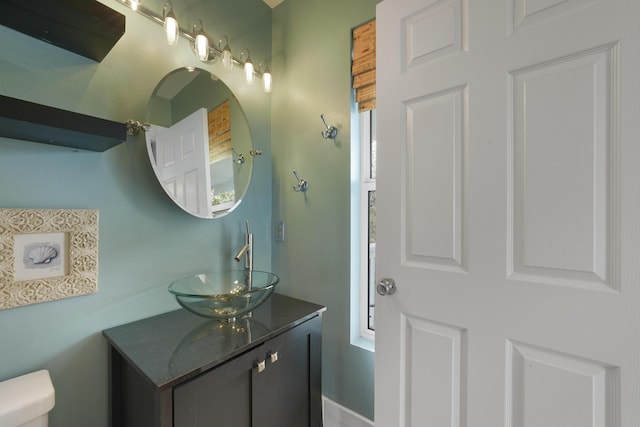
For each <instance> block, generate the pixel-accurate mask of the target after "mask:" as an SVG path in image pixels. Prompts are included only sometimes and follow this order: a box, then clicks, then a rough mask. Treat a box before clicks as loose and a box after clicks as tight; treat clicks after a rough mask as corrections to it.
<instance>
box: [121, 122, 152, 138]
mask: <svg viewBox="0 0 640 427" xmlns="http://www.w3.org/2000/svg"><path fill="white" fill-rule="evenodd" d="M124 124H125V125H127V135H129V136H133V135H137V134H139V133H140V131H141V130H143V131H145V132H146V131H148V130H149V127H150V126H151V125H150V124H149V123H142V122H140V121H139V120H133V119H129V120H127V121H126V122H124Z"/></svg>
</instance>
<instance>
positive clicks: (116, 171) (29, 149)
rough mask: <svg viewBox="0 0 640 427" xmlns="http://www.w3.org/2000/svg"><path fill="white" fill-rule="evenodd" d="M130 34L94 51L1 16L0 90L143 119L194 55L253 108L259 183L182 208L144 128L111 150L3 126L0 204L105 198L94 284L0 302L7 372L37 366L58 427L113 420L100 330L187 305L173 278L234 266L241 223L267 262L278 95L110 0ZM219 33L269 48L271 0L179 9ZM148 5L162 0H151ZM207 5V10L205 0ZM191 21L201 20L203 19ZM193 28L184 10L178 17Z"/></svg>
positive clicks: (74, 203) (82, 202)
mask: <svg viewBox="0 0 640 427" xmlns="http://www.w3.org/2000/svg"><path fill="white" fill-rule="evenodd" d="M103 2H104V3H105V4H107V5H108V6H109V7H111V8H113V9H116V10H118V11H120V12H121V13H124V14H125V15H126V19H127V29H126V34H125V35H124V36H123V38H122V39H121V40H120V41H119V42H118V43H117V45H116V46H115V47H114V49H113V50H112V51H111V52H110V53H109V55H108V56H107V57H106V58H105V59H104V60H103V61H102V62H101V63H95V62H93V61H91V60H88V59H85V58H82V57H80V56H77V55H75V54H72V53H69V52H66V51H64V50H61V49H59V48H56V47H53V46H49V45H46V44H44V43H43V42H40V41H37V40H35V39H32V38H29V37H27V36H25V35H22V34H20V33H17V32H15V31H13V30H10V29H7V28H5V27H2V26H0V45H2V49H0V94H3V95H7V96H12V97H16V98H21V99H25V100H28V101H33V102H38V103H41V104H46V105H51V106H55V107H59V108H63V109H66V110H70V111H76V112H81V113H84V114H89V115H93V116H97V117H102V118H106V119H110V120H114V121H125V120H126V119H129V118H134V119H138V120H143V119H144V117H145V111H146V104H147V100H148V99H149V96H150V95H151V93H152V91H153V89H154V87H155V85H156V83H157V82H159V81H160V79H161V78H162V77H163V76H164V75H165V74H167V73H168V72H169V71H171V70H173V69H175V68H179V67H183V66H198V67H201V68H205V69H208V70H209V71H212V72H214V73H217V74H219V75H220V77H221V78H222V79H223V80H224V81H225V82H226V83H227V85H229V86H230V87H231V89H232V90H233V91H234V93H235V94H236V96H237V97H238V99H239V100H240V102H241V103H242V105H243V106H244V108H245V113H246V115H247V118H248V121H249V125H250V128H251V133H252V135H253V139H254V146H255V147H256V148H258V149H260V150H263V152H264V155H263V156H262V157H261V158H258V159H256V161H255V170H254V177H255V179H254V181H253V183H252V184H251V186H250V189H249V192H248V194H247V197H246V198H245V200H244V201H243V203H242V204H241V206H240V207H239V208H238V209H237V210H235V211H234V212H232V213H231V214H229V215H227V216H226V217H224V218H222V219H217V220H203V219H198V218H194V217H191V216H189V215H187V214H185V213H184V212H183V211H182V210H181V209H180V208H178V207H176V206H174V205H173V204H172V203H171V202H170V200H169V199H168V197H167V196H166V195H165V193H164V191H163V190H162V189H161V188H160V186H159V185H158V183H157V182H156V180H155V177H154V174H153V172H152V170H151V167H150V165H149V160H148V158H147V154H146V151H145V144H144V139H143V136H142V135H141V136H137V137H130V138H129V139H128V140H127V141H126V142H125V143H123V144H120V145H119V146H117V147H115V148H113V149H111V150H108V151H106V152H104V153H94V152H74V151H71V150H68V149H64V148H59V147H52V146H47V145H41V144H35V143H30V142H23V141H15V140H9V139H5V138H0V208H96V209H99V210H100V242H99V251H100V253H99V279H98V280H99V282H98V286H99V291H98V293H96V294H92V295H88V296H81V297H75V298H69V299H64V300H59V301H53V302H48V303H42V304H35V305H31V306H26V307H19V308H13V309H9V310H3V311H0V379H6V378H9V377H13V376H16V375H20V374H23V373H26V372H30V371H33V370H37V369H42V368H44V369H48V370H49V371H50V372H51V376H52V379H53V383H54V386H55V389H56V407H55V409H54V410H53V412H52V413H51V419H50V425H51V426H52V427H74V426H92V427H100V426H106V425H107V405H108V397H107V357H106V356H107V353H106V350H107V347H106V342H105V340H104V339H103V337H102V336H101V331H102V330H103V329H106V328H109V327H111V326H115V325H119V324H123V323H126V322H129V321H133V320H137V319H140V318H144V317H148V316H151V315H154V314H157V313H161V312H166V311H169V310H173V309H176V308H178V306H177V304H176V303H175V302H174V300H173V299H172V298H171V297H170V295H169V293H168V292H167V290H166V288H167V286H168V284H169V282H170V281H171V280H173V279H175V278H178V277H181V276H183V275H187V274H190V273H194V272H200V271H203V270H208V269H221V268H230V267H237V264H235V262H234V261H233V260H232V258H233V255H234V254H235V252H237V250H238V249H239V248H240V247H241V245H242V243H243V234H242V233H243V230H244V221H245V220H247V219H248V220H249V221H251V225H252V230H253V232H254V233H255V246H256V254H255V265H256V268H260V269H271V268H272V266H271V264H272V263H271V229H272V227H271V223H272V220H271V216H270V207H271V200H272V186H271V181H272V178H271V176H272V166H271V160H270V159H271V148H270V135H271V117H270V104H271V95H267V94H264V93H263V92H262V91H261V89H260V86H259V84H256V85H254V86H251V87H247V86H246V85H245V84H244V83H243V82H242V77H243V75H242V73H241V72H240V71H239V70H235V72H233V73H232V74H225V73H222V72H221V71H220V70H221V66H220V65H219V64H217V63H216V64H212V65H203V64H202V63H200V62H199V61H197V60H196V59H195V58H194V56H193V54H192V53H191V50H190V48H189V47H188V46H187V44H186V42H185V40H180V44H179V46H177V47H175V48H173V47H170V46H167V45H165V44H164V42H163V40H162V33H161V28H160V27H159V26H157V25H156V24H154V23H153V22H151V21H149V20H147V19H145V18H143V17H141V16H139V15H137V14H134V13H133V12H130V11H129V10H128V9H126V8H125V7H124V6H122V5H120V4H119V3H117V2H116V1H115V0H103ZM173 3H174V6H175V8H176V13H177V14H178V18H179V19H184V20H185V21H188V19H189V17H190V16H191V17H194V16H197V17H198V18H201V19H202V20H203V22H204V25H205V27H206V28H207V30H208V31H209V32H210V33H211V35H212V36H213V37H219V36H221V35H222V34H227V35H228V36H229V41H230V44H231V47H232V49H234V51H235V52H234V54H236V55H237V54H239V51H240V50H241V49H242V48H245V47H249V48H251V56H252V57H253V58H254V60H255V61H258V60H259V59H261V58H263V57H264V58H269V57H270V56H271V13H272V12H271V10H270V9H269V8H268V6H266V5H265V4H263V3H262V2H260V1H257V0H234V1H233V2H229V1H224V0H210V1H207V2H200V3H198V5H199V6H198V7H195V6H194V7H191V8H190V9H189V10H188V11H181V9H180V2H179V1H177V2H176V1H174V2H173ZM144 4H145V5H147V7H150V8H152V9H154V10H156V11H160V10H161V9H162V2H160V1H156V2H154V1H152V0H148V1H145V2H144ZM205 8H206V9H205ZM194 19H195V18H194ZM182 25H183V26H184V27H189V26H190V25H191V24H190V23H189V22H184V23H183V24H182Z"/></svg>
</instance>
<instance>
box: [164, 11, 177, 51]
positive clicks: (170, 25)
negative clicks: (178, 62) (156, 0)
mask: <svg viewBox="0 0 640 427" xmlns="http://www.w3.org/2000/svg"><path fill="white" fill-rule="evenodd" d="M178 28H179V27H178V20H177V19H176V16H175V15H174V14H173V10H171V11H169V13H168V14H167V17H166V18H164V34H165V36H166V40H167V43H168V44H169V45H170V46H175V45H177V44H178V36H179V32H178Z"/></svg>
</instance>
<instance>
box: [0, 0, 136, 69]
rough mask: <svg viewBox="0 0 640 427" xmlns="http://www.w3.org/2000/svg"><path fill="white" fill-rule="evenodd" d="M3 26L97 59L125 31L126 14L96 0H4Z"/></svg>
mask: <svg viewBox="0 0 640 427" xmlns="http://www.w3.org/2000/svg"><path fill="white" fill-rule="evenodd" d="M1 6H2V12H0V25H4V26H5V27H9V28H13V29H14V30H17V31H20V32H21V33H24V34H27V35H29V36H32V37H35V38H37V39H39V40H42V41H45V42H47V43H50V44H52V45H55V46H58V47H61V48H63V49H66V50H68V51H70V52H74V53H77V54H79V55H82V56H84V57H87V58H90V59H93V60H95V61H98V62H99V61H102V60H103V59H104V57H105V56H106V55H107V53H109V51H110V50H111V48H113V46H114V45H115V44H116V43H117V42H118V40H119V39H120V37H122V35H123V34H124V32H125V16H124V15H122V14H121V13H119V12H116V11H115V10H113V9H111V8H109V7H107V6H105V5H104V4H102V3H100V2H98V1H96V0H28V1H25V0H2V2H1Z"/></svg>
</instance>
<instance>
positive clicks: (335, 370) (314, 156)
mask: <svg viewBox="0 0 640 427" xmlns="http://www.w3.org/2000/svg"><path fill="white" fill-rule="evenodd" d="M376 3H377V1H376V0H348V1H343V0H313V1H309V0H285V1H284V3H282V4H281V5H279V6H278V7H276V8H275V9H274V11H273V28H272V32H273V74H274V91H273V94H272V105H271V109H272V113H271V114H272V125H271V126H272V131H271V144H272V150H273V220H274V221H277V220H283V221H284V222H285V241H284V242H282V243H279V242H274V243H273V255H272V257H273V265H274V269H275V271H277V272H278V273H279V274H280V276H281V279H282V280H281V285H279V286H280V292H283V293H286V294H289V295H292V296H295V297H298V298H302V299H307V300H310V301H314V302H317V303H320V304H324V305H326V306H327V312H326V314H325V316H324V320H323V337H324V338H323V353H324V354H323V376H322V380H323V393H324V394H325V395H326V396H327V397H329V398H330V399H332V400H334V401H336V402H338V403H339V404H341V405H343V406H345V407H347V408H350V409H351V410H353V411H355V412H358V413H360V414H362V415H363V416H365V417H367V418H369V419H373V400H374V398H373V384H374V378H373V353H371V352H369V351H366V350H363V349H361V348H360V347H356V346H353V345H351V344H350V324H349V322H350V283H349V280H350V268H349V265H350V254H349V244H350V243H349V235H350V226H349V209H350V207H349V200H350V162H351V159H350V144H351V141H350V140H349V135H350V131H351V129H350V125H349V121H350V110H351V89H350V84H351V78H350V66H351V29H352V28H353V27H355V26H357V25H359V24H362V23H363V22H366V21H368V20H370V19H372V18H373V17H374V16H375V6H376ZM322 113H324V114H325V116H326V118H327V121H328V122H329V124H331V125H335V126H337V127H338V128H339V134H338V138H337V141H336V143H334V142H333V141H330V140H324V139H322V137H321V135H320V131H322V130H323V129H324V125H323V123H322V121H321V119H320V114H322ZM294 169H296V170H297V171H298V173H299V175H300V176H301V178H303V179H306V180H308V181H309V190H308V191H307V192H306V194H303V193H296V192H294V191H293V189H292V185H293V184H295V179H294V176H293V173H292V171H293V170H294Z"/></svg>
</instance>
